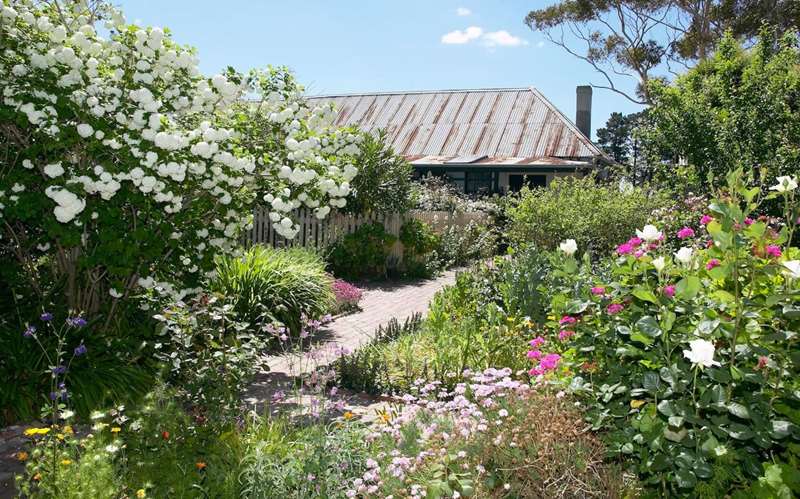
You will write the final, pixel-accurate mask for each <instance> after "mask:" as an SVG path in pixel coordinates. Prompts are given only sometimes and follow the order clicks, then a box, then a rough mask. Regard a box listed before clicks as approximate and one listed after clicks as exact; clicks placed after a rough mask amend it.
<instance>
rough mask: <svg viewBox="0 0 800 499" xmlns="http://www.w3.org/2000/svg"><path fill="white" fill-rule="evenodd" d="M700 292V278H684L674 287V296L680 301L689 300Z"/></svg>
mask: <svg viewBox="0 0 800 499" xmlns="http://www.w3.org/2000/svg"><path fill="white" fill-rule="evenodd" d="M699 291H700V278H699V277H697V276H689V277H684V278H683V279H681V280H680V281H678V283H677V284H676V285H675V296H677V297H678V298H680V299H682V300H691V299H693V298H694V297H695V296H697V293H698V292H699Z"/></svg>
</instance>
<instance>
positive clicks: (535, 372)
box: [528, 367, 543, 376]
mask: <svg viewBox="0 0 800 499" xmlns="http://www.w3.org/2000/svg"><path fill="white" fill-rule="evenodd" d="M528 374H529V375H531V376H539V375H540V374H543V371H542V370H541V369H539V368H538V367H534V368H533V369H531V370H530V371H528Z"/></svg>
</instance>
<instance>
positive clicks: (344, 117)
mask: <svg viewBox="0 0 800 499" xmlns="http://www.w3.org/2000/svg"><path fill="white" fill-rule="evenodd" d="M309 100H311V101H320V102H323V101H324V102H333V103H334V104H335V105H336V107H337V109H338V115H337V119H336V123H337V124H338V125H358V126H360V127H361V128H362V129H364V130H375V129H378V128H383V129H386V130H387V132H388V133H389V138H390V140H391V143H392V146H393V147H394V149H395V151H396V152H397V153H399V154H401V155H404V156H406V157H409V156H415V157H418V156H440V157H451V158H452V157H459V156H470V155H485V156H488V157H489V158H550V159H552V158H591V157H594V156H600V155H602V152H601V151H600V150H599V149H598V148H597V147H596V146H595V145H594V144H592V143H591V141H589V139H588V138H586V137H585V136H584V135H583V134H581V133H580V131H578V129H577V127H575V125H574V124H573V123H572V122H571V121H570V120H569V119H567V118H566V117H565V116H564V115H563V114H562V113H561V112H560V111H558V109H556V108H555V107H554V106H553V105H552V104H551V103H550V102H549V101H548V100H547V99H546V98H545V97H544V96H543V95H542V94H541V93H540V92H539V91H538V90H536V89H535V88H511V89H485V90H481V89H479V90H445V91H436V92H399V93H377V94H361V95H339V96H317V97H309Z"/></svg>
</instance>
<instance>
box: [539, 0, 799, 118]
mask: <svg viewBox="0 0 800 499" xmlns="http://www.w3.org/2000/svg"><path fill="white" fill-rule="evenodd" d="M525 23H526V24H527V25H528V26H529V27H530V28H531V29H533V30H535V31H539V32H541V33H543V34H544V36H545V37H546V38H548V39H549V40H550V41H551V42H553V43H554V44H556V45H558V46H560V47H562V48H563V49H564V50H566V51H567V52H569V53H570V54H572V55H574V56H575V57H578V58H579V59H582V60H584V61H586V62H587V63H589V64H590V65H591V66H592V67H593V68H594V69H595V70H596V71H597V72H598V73H599V74H600V75H601V76H602V79H603V84H600V85H595V87H596V88H604V89H608V90H611V91H613V92H616V93H618V94H620V95H623V96H624V97H626V98H627V99H629V100H631V101H633V102H636V103H638V104H646V105H649V104H651V103H652V100H653V99H652V94H651V91H650V87H649V82H650V81H652V80H663V79H666V78H665V77H666V76H667V75H669V74H674V75H677V73H678V70H679V69H688V68H690V67H692V66H693V65H694V63H695V62H697V61H702V60H705V59H707V58H708V57H709V56H710V55H711V53H712V52H713V49H714V46H715V44H716V43H717V41H718V40H719V39H720V38H721V37H722V35H723V34H724V33H725V32H726V31H727V30H730V31H731V33H732V34H733V36H734V37H736V38H738V39H740V40H743V39H752V38H753V37H755V36H756V35H757V34H758V32H759V30H760V29H761V26H762V24H763V23H769V24H772V25H775V26H776V27H777V28H778V30H777V32H778V34H780V33H781V32H783V31H785V30H787V29H790V28H793V27H798V26H800V2H798V0H561V1H559V2H557V3H555V4H554V5H551V6H548V7H545V8H543V9H538V10H533V11H531V12H530V13H528V15H527V17H526V18H525ZM581 46H583V48H581ZM626 80H627V81H629V82H633V83H635V90H634V91H633V92H631V91H629V90H627V87H628V85H626V83H625V81H626Z"/></svg>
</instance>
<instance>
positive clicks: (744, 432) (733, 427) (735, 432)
mask: <svg viewBox="0 0 800 499" xmlns="http://www.w3.org/2000/svg"><path fill="white" fill-rule="evenodd" d="M727 432H728V435H730V436H731V437H733V438H735V439H736V440H750V439H751V438H753V430H751V429H750V428H748V427H747V426H745V425H743V424H740V423H731V424H730V426H728V429H727Z"/></svg>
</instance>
